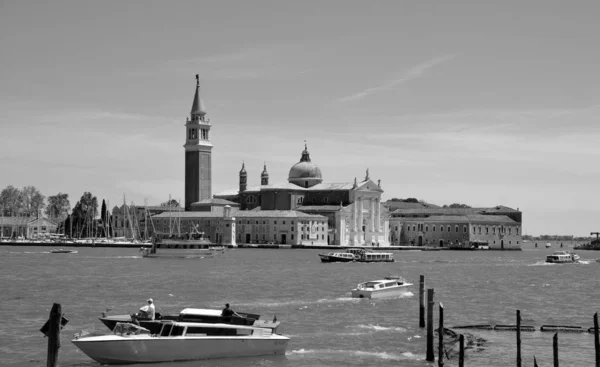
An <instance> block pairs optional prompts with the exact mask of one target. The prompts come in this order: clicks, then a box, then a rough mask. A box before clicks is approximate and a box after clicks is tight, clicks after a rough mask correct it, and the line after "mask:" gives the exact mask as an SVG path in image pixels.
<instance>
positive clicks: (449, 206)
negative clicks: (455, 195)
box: [442, 203, 470, 208]
mask: <svg viewBox="0 0 600 367" xmlns="http://www.w3.org/2000/svg"><path fill="white" fill-rule="evenodd" d="M442 208H470V206H468V205H467V204H459V203H454V204H450V205H444V206H443V207H442Z"/></svg>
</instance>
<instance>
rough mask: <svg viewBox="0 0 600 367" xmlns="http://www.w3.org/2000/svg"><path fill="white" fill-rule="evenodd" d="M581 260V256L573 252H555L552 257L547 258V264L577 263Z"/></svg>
mask: <svg viewBox="0 0 600 367" xmlns="http://www.w3.org/2000/svg"><path fill="white" fill-rule="evenodd" d="M580 259H581V257H580V256H579V255H577V254H576V253H574V252H571V251H555V252H554V253H552V254H551V255H548V256H546V262H547V263H553V264H565V263H576V262H578V261H579V260H580Z"/></svg>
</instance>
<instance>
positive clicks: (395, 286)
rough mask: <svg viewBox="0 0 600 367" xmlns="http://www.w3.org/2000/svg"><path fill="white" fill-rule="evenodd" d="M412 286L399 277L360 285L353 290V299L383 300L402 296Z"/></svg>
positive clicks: (390, 277)
mask: <svg viewBox="0 0 600 367" xmlns="http://www.w3.org/2000/svg"><path fill="white" fill-rule="evenodd" d="M411 285H412V284H411V283H408V282H407V281H406V280H405V279H404V278H402V277H399V276H389V277H385V278H384V279H380V280H371V281H369V282H364V283H360V284H359V285H357V286H356V288H354V289H353V290H352V298H383V297H395V296H401V295H402V294H404V293H407V292H408V290H407V287H410V286H411Z"/></svg>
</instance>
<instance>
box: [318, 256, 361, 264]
mask: <svg viewBox="0 0 600 367" xmlns="http://www.w3.org/2000/svg"><path fill="white" fill-rule="evenodd" d="M319 257H320V258H321V262H324V263H336V262H340V263H348V262H352V261H355V259H350V258H343V257H338V256H332V255H325V254H319Z"/></svg>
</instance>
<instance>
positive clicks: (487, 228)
mask: <svg viewBox="0 0 600 367" xmlns="http://www.w3.org/2000/svg"><path fill="white" fill-rule="evenodd" d="M489 233H490V228H489V227H488V226H485V234H489Z"/></svg>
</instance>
